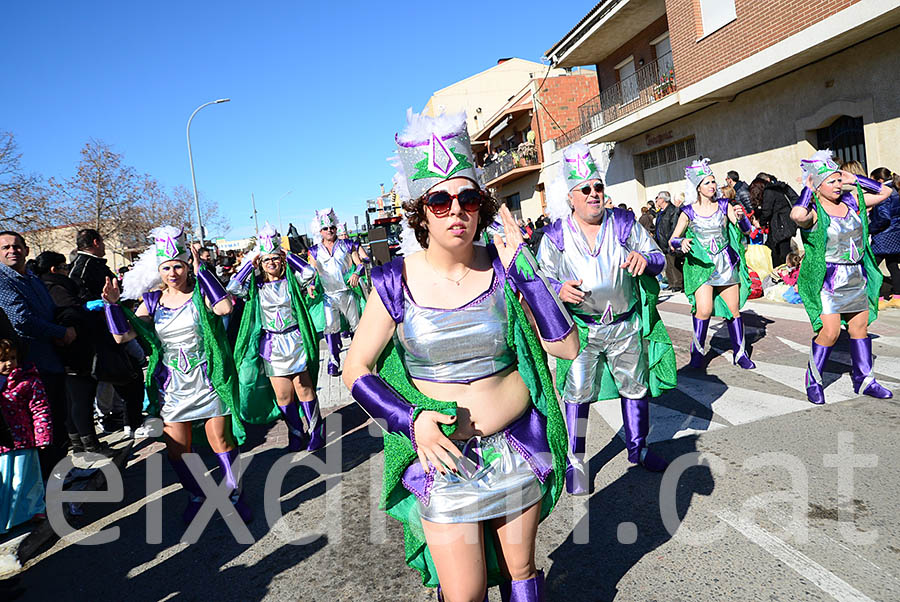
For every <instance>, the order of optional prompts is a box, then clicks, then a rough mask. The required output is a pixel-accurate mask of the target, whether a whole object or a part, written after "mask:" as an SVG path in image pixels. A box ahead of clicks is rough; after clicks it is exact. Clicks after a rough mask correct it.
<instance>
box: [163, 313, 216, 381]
mask: <svg viewBox="0 0 900 602" xmlns="http://www.w3.org/2000/svg"><path fill="white" fill-rule="evenodd" d="M153 324H154V326H155V327H156V336H158V337H159V340H160V342H161V343H162V348H163V354H162V361H163V363H164V364H165V365H166V366H168V367H169V368H170V369H173V370H178V371H179V372H182V373H187V372H190V371H191V370H193V369H194V368H196V367H197V366H198V365H200V364H202V363H204V362H206V352H205V349H204V346H203V331H202V330H201V328H200V316H199V315H198V312H197V308H196V306H195V305H194V303H193V301H192V300H190V299H189V300H188V301H187V302H186V303H184V304H183V305H182V306H181V307H178V308H175V309H170V308H168V307H164V306H162V305H159V306H157V308H156V311H155V312H154V314H153Z"/></svg>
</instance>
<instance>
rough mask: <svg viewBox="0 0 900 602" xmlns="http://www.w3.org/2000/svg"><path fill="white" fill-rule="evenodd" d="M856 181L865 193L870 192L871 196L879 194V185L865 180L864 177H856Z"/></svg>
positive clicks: (870, 180)
mask: <svg viewBox="0 0 900 602" xmlns="http://www.w3.org/2000/svg"><path fill="white" fill-rule="evenodd" d="M856 181H857V182H858V183H859V185H860V186H862V189H863V190H864V191H865V192H871V193H872V194H878V193H879V192H881V184H879V183H878V182H876V181H875V180H873V179H871V178H867V177H865V176H856Z"/></svg>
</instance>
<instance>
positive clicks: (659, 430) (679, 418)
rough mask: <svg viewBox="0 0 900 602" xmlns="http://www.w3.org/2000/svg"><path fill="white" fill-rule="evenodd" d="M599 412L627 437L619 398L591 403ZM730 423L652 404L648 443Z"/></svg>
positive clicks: (712, 429)
mask: <svg viewBox="0 0 900 602" xmlns="http://www.w3.org/2000/svg"><path fill="white" fill-rule="evenodd" d="M591 406H592V407H593V408H594V409H595V410H597V413H598V414H600V416H601V417H603V420H604V421H605V422H606V424H608V425H609V427H610V428H611V429H612V430H614V431H615V432H616V434H618V435H619V437H621V438H622V439H624V438H625V430H624V429H623V428H622V406H621V404H620V403H619V400H617V399H610V400H608V401H598V402H597V403H594V404H591ZM726 426H728V425H725V424H722V423H720V422H710V421H709V420H707V419H706V418H701V417H699V416H693V415H691V414H685V413H684V412H679V411H678V410H673V409H671V408H667V407H665V406H661V405H657V404H655V403H651V404H650V433H649V434H648V435H647V442H648V443H655V442H657V441H668V440H669V439H678V438H680V437H686V436H688V435H696V434H699V433H705V432H707V431H714V430H717V429H721V428H725V427H726Z"/></svg>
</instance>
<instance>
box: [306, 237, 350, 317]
mask: <svg viewBox="0 0 900 602" xmlns="http://www.w3.org/2000/svg"><path fill="white" fill-rule="evenodd" d="M314 249H315V250H314V252H313V257H315V259H316V271H317V272H318V273H319V280H320V281H321V283H322V289H323V290H324V292H325V306H324V310H325V329H324V331H323V332H324V334H334V333H337V332H340V330H341V316H342V315H343V316H344V319H345V320H347V324H348V325H349V327H350V330H351V331H355V330H356V327H357V326H358V325H359V307H358V306H357V304H356V298H355V297H354V295H353V291H351V290H350V288H349V287H348V286H347V283H346V282H345V281H344V278H345V276H347V275H348V274H350V272H352V271H353V269H354V264H353V244H352V243H351V242H350V241H349V240H337V241H335V243H334V247H332V253H329V252H328V249H326V248H325V245H324V244H322V243H319V244H317V245H316V246H315V247H314Z"/></svg>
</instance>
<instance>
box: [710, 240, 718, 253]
mask: <svg viewBox="0 0 900 602" xmlns="http://www.w3.org/2000/svg"><path fill="white" fill-rule="evenodd" d="M709 250H710V251H712V253H713V255H715V254H716V253H718V252H719V243H718V242H716V239H715V238H714V239H712V242H711V243H709Z"/></svg>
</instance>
